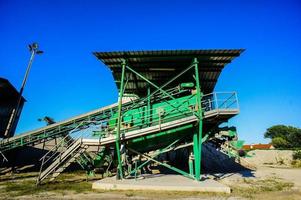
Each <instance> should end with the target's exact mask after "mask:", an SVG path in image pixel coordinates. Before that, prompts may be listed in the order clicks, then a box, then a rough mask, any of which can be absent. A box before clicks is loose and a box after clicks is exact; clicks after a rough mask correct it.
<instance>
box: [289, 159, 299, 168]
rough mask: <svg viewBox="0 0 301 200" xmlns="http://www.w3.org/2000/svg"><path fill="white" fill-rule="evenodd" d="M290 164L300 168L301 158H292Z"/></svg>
mask: <svg viewBox="0 0 301 200" xmlns="http://www.w3.org/2000/svg"><path fill="white" fill-rule="evenodd" d="M291 164H292V166H293V167H295V168H301V160H293V161H292V163H291Z"/></svg>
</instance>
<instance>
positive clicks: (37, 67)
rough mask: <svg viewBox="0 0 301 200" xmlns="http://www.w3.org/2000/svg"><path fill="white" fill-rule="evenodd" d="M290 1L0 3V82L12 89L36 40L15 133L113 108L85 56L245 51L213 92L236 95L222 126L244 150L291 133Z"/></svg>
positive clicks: (293, 8) (98, 71) (104, 73)
mask: <svg viewBox="0 0 301 200" xmlns="http://www.w3.org/2000/svg"><path fill="white" fill-rule="evenodd" d="M300 35H301V3H300V1H299V2H298V1H297V0H296V1H292V0H285V1H277V0H276V1H256V0H253V1H231V0H230V1H229V0H224V1H221V0H220V1H209V0H208V1H190V0H185V1H158V0H157V1H156V0H152V1H87V0H86V1H79V0H74V1H71V0H70V1H62V0H60V1H56V0H54V1H46V0H45V1H32V0H27V1H22V0H19V1H18V0H0V36H1V37H0V42H1V45H0V76H1V77H5V78H8V79H9V80H10V81H11V82H12V83H13V85H14V86H15V87H16V88H19V87H20V85H21V82H22V79H23V75H24V73H25V70H26V65H27V62H28V59H29V52H28V50H27V45H28V44H29V43H31V42H34V41H37V42H38V43H39V44H40V47H41V49H42V50H44V51H45V53H44V54H43V55H41V56H39V57H36V60H35V61H34V64H33V67H32V71H31V73H30V76H29V79H28V82H27V85H26V88H25V91H24V96H25V97H26V99H27V103H26V105H25V107H24V109H23V113H22V116H21V119H20V122H19V125H18V128H17V132H18V133H22V132H24V131H28V130H32V129H34V128H37V127H41V126H43V125H44V124H43V123H42V122H38V121H37V119H38V118H40V117H43V116H45V115H47V116H51V117H53V118H54V119H55V120H58V121H59V120H63V119H66V118H69V117H72V116H75V115H78V114H81V113H85V112H88V111H91V110H93V109H97V108H99V107H102V106H106V105H108V104H111V103H114V102H116V100H117V90H116V86H115V84H114V82H113V78H112V75H111V74H110V72H109V71H108V70H107V69H106V68H105V67H104V65H103V64H101V63H100V62H99V61H98V60H97V59H96V58H95V57H94V56H93V55H92V52H93V51H113V50H156V49H214V48H227V49H228V48H245V49H246V51H245V52H244V53H243V54H242V55H241V57H239V58H238V59H236V60H234V62H233V63H231V64H230V65H228V66H227V67H226V68H225V70H224V71H223V72H222V74H221V76H220V78H219V81H218V84H217V86H216V91H233V90H235V91H237V92H238V95H239V101H240V108H241V113H240V114H239V115H238V116H237V117H235V118H234V119H233V120H231V122H230V125H235V126H237V128H238V132H239V136H240V138H241V139H244V140H246V141H247V142H248V143H254V142H268V140H264V139H263V133H264V131H265V130H266V128H268V127H270V126H272V125H275V124H287V125H293V126H297V127H301V105H300V97H301V89H300V87H301V66H300V65H301V64H300V63H301V62H300V58H301V49H300V47H301V37H300Z"/></svg>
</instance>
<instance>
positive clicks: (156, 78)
mask: <svg viewBox="0 0 301 200" xmlns="http://www.w3.org/2000/svg"><path fill="white" fill-rule="evenodd" d="M243 51H244V50H243V49H223V50H221V49H213V50H161V51H124V52H120V51H118V52H95V53H94V55H95V56H96V57H97V58H98V59H100V60H101V61H102V62H103V63H104V64H105V65H107V66H108V67H109V68H111V70H112V73H113V77H114V79H115V80H117V81H120V78H121V61H122V59H126V61H127V65H128V66H130V67H131V68H132V69H134V70H135V71H137V72H138V73H140V74H141V75H143V76H144V77H146V78H147V79H149V80H150V81H152V82H154V83H155V84H157V85H159V84H162V83H163V82H166V81H168V80H170V79H172V78H173V77H174V76H176V75H177V74H178V73H180V72H181V71H182V70H184V69H185V68H187V67H188V66H189V65H190V64H191V63H192V60H193V58H197V59H198V61H199V71H200V82H201V84H202V90H203V92H204V93H208V92H212V91H213V89H214V87H215V84H216V81H217V78H218V77H219V75H220V73H221V70H222V69H223V68H224V67H225V66H226V65H227V64H228V63H230V62H231V61H232V60H233V59H234V58H235V57H237V56H239V55H240V54H241V53H242V52H243ZM191 72H193V70H191ZM129 77H131V78H130V80H131V81H132V82H131V83H130V84H127V86H126V91H127V90H128V91H131V92H135V93H136V94H138V95H145V91H146V90H145V87H146V83H143V81H142V80H141V78H139V77H137V78H134V77H133V76H129ZM136 80H137V81H138V83H137V84H133V82H134V81H136ZM192 81H194V79H193V77H192V75H191V76H189V75H188V74H184V75H183V76H181V77H180V78H179V79H177V81H174V82H173V83H172V84H171V85H169V87H174V86H175V85H177V84H179V83H181V82H192ZM137 85H138V88H137ZM117 87H118V89H119V87H120V85H119V84H117ZM167 88H168V87H167ZM143 92H144V93H143Z"/></svg>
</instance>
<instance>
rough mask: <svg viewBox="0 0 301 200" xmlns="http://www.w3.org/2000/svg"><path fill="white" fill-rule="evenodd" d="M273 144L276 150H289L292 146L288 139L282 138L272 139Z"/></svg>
mask: <svg viewBox="0 0 301 200" xmlns="http://www.w3.org/2000/svg"><path fill="white" fill-rule="evenodd" d="M272 144H273V146H274V147H275V148H288V147H289V146H290V145H289V143H288V141H286V139H283V138H282V137H275V138H273V139H272Z"/></svg>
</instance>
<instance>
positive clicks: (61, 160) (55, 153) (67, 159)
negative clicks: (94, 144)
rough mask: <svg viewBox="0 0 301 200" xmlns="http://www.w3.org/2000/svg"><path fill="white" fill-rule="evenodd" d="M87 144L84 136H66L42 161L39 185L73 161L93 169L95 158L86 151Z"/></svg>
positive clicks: (88, 169)
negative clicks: (83, 139)
mask: <svg viewBox="0 0 301 200" xmlns="http://www.w3.org/2000/svg"><path fill="white" fill-rule="evenodd" d="M87 147H88V146H87V145H83V142H82V137H80V138H78V139H73V138H72V137H70V136H69V135H68V136H66V137H65V138H64V139H63V140H62V141H61V142H60V143H59V144H58V145H56V146H55V147H54V148H53V149H52V150H51V151H49V152H48V153H47V154H45V155H44V156H43V157H42V158H41V159H40V161H41V162H42V164H41V167H40V173H39V176H38V178H37V185H38V184H40V183H41V182H42V181H43V180H45V179H46V178H50V179H49V181H52V180H54V179H55V178H56V177H57V176H59V175H60V174H61V173H62V172H63V171H64V170H65V169H66V168H67V167H69V166H70V164H71V163H73V162H78V163H79V164H80V166H81V167H82V168H83V169H85V170H87V171H91V170H92V169H93V159H92V158H91V157H90V155H89V154H88V153H87V152H86V149H87Z"/></svg>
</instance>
